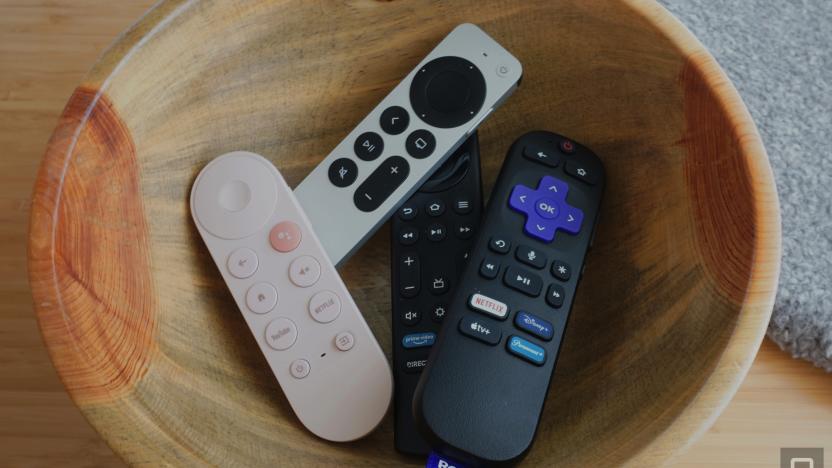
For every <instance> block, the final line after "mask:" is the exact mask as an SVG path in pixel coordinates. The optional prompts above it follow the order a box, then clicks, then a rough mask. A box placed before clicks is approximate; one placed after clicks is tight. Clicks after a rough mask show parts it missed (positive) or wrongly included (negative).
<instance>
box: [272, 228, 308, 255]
mask: <svg viewBox="0 0 832 468" xmlns="http://www.w3.org/2000/svg"><path fill="white" fill-rule="evenodd" d="M302 237H303V236H302V234H301V231H300V226H298V225H297V224H296V223H293V222H292V221H281V222H279V223H277V224H275V226H274V227H273V228H272V230H271V231H269V243H270V244H271V245H272V248H273V249H275V250H277V251H278V252H283V253H286V252H291V251H293V250H295V249H296V248H298V245H300V240H301V238H302Z"/></svg>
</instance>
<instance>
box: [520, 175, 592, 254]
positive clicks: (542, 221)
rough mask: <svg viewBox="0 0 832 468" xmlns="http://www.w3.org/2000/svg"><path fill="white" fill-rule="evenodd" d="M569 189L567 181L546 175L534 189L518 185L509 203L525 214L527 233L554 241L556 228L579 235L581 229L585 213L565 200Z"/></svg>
mask: <svg viewBox="0 0 832 468" xmlns="http://www.w3.org/2000/svg"><path fill="white" fill-rule="evenodd" d="M568 164H569V163H567V165H568ZM568 192H569V186H568V185H567V184H566V183H565V182H564V181H562V180H559V179H556V178H554V177H551V176H544V177H542V178H541V179H540V183H539V184H538V186H537V189H535V190H532V189H531V188H529V187H526V186H523V185H516V186H515V187H514V188H513V189H512V192H511V196H510V197H509V201H508V205H509V207H510V208H511V209H513V210H515V211H519V212H520V213H523V214H525V215H526V224H525V225H524V226H523V230H524V232H525V233H526V234H527V235H529V236H530V237H533V238H535V239H539V240H541V241H543V242H552V241H553V240H554V239H555V233H556V232H557V230H562V231H565V232H567V233H570V234H577V233H578V232H580V230H581V224H582V223H583V218H584V213H583V211H581V210H580V209H578V208H576V207H574V206H571V205H569V204H568V203H567V202H566V195H567V193H568Z"/></svg>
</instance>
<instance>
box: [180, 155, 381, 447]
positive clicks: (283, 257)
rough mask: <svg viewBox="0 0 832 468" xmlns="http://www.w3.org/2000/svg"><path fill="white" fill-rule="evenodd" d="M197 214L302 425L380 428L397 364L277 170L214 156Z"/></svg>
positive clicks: (351, 431) (195, 205) (257, 160)
mask: <svg viewBox="0 0 832 468" xmlns="http://www.w3.org/2000/svg"><path fill="white" fill-rule="evenodd" d="M191 214H192V216H193V218H194V222H195V224H196V226H197V230H198V231H199V234H200V235H201V236H202V240H203V241H205V245H206V246H207V247H208V251H209V252H210V253H211V257H213V258H214V262H215V263H216V264H217V267H218V268H219V270H220V273H221V274H222V277H223V279H224V280H225V283H226V284H227V285H228V289H229V290H230V291H231V295H232V296H233V297H234V300H235V301H236V302H237V306H238V307H239V309H240V312H241V313H242V314H243V318H245V321H246V323H247V324H248V326H249V328H250V329H251V332H252V334H254V338H255V340H256V341H257V344H258V345H259V346H260V349H261V351H262V352H263V355H264V356H265V357H266V361H268V363H269V366H270V367H271V369H272V372H273V373H274V375H275V377H277V381H278V383H279V384H280V388H282V389H283V392H284V393H285V394H286V398H287V399H288V400H289V404H290V405H291V406H292V409H293V410H294V411H295V414H296V415H297V416H298V419H300V421H301V422H302V423H303V425H304V426H306V427H307V428H308V429H309V430H310V431H312V433H314V434H315V435H317V436H319V437H321V438H322V439H326V440H330V441H335V442H346V441H350V440H354V439H358V438H360V437H363V436H364V435H366V434H367V433H369V432H370V431H372V430H373V429H374V428H375V427H376V426H377V425H378V424H379V422H381V419H382V418H383V417H384V414H385V413H386V412H387V408H388V406H389V405H390V398H391V395H392V391H393V378H392V374H391V372H390V367H389V365H388V364H387V359H386V358H385V356H384V352H383V351H382V349H381V347H380V346H379V344H378V342H376V339H375V337H374V336H373V334H372V332H371V331H370V328H369V327H368V326H367V323H366V322H365V321H364V318H363V317H362V316H361V314H360V313H359V311H358V308H357V307H356V305H355V302H353V300H352V297H351V296H350V294H349V292H347V288H346V287H345V286H344V283H343V282H342V281H341V278H340V276H338V272H337V271H336V270H335V267H334V266H333V265H332V263H331V262H330V261H329V258H328V257H327V256H326V253H325V252H324V250H323V247H322V246H321V244H320V242H319V241H318V239H317V237H316V236H315V233H314V231H313V230H312V229H311V227H310V225H309V221H308V220H307V219H306V216H305V215H304V214H303V210H301V209H300V208H299V206H298V204H297V201H296V200H295V197H294V195H293V194H292V192H291V190H290V189H289V187H288V186H287V185H286V182H285V181H284V180H283V177H282V176H281V175H280V173H279V172H278V171H277V169H275V167H274V166H273V165H272V164H271V163H270V162H269V161H267V160H266V159H264V158H263V157H261V156H259V155H256V154H254V153H248V152H244V151H237V152H233V153H228V154H225V155H223V156H220V157H218V158H216V159H214V160H213V161H211V162H210V163H209V164H208V165H207V166H205V168H204V169H202V172H200V174H199V176H197V178H196V181H195V182H194V185H193V188H192V189H191Z"/></svg>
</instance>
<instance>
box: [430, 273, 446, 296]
mask: <svg viewBox="0 0 832 468" xmlns="http://www.w3.org/2000/svg"><path fill="white" fill-rule="evenodd" d="M449 287H450V285H449V284H448V280H447V279H446V278H445V276H443V275H436V276H433V277H432V278H431V279H430V292H431V294H433V295H435V296H438V295H440V294H445V293H446V292H448V288H449Z"/></svg>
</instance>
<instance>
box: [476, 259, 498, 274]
mask: <svg viewBox="0 0 832 468" xmlns="http://www.w3.org/2000/svg"><path fill="white" fill-rule="evenodd" d="M499 273H500V262H497V261H494V260H493V259H491V258H489V257H486V258H485V259H483V261H482V263H481V264H480V276H482V277H483V278H486V279H494V278H496V277H497V275H498V274H499Z"/></svg>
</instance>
